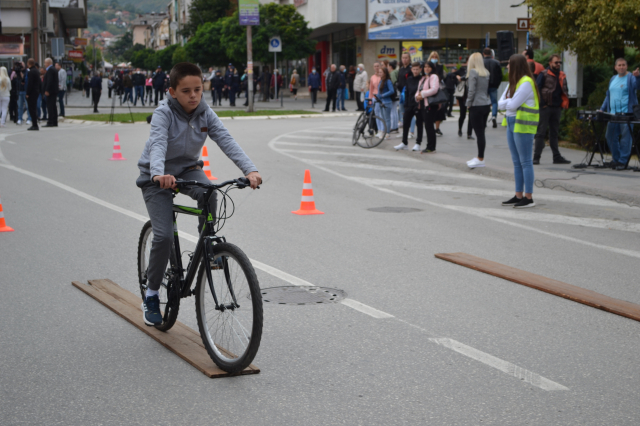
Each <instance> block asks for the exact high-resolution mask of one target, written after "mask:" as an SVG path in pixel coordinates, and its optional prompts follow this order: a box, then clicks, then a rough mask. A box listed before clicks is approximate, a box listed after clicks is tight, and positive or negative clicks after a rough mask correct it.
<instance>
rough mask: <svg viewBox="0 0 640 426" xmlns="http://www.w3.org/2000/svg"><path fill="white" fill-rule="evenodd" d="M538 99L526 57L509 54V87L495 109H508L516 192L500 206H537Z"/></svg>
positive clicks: (510, 146) (508, 139) (507, 124)
mask: <svg viewBox="0 0 640 426" xmlns="http://www.w3.org/2000/svg"><path fill="white" fill-rule="evenodd" d="M539 99H540V95H539V94H538V88H537V86H536V84H535V81H534V79H533V74H531V70H530V69H529V65H528V64H527V59H526V58H525V57H524V56H523V55H513V56H511V58H510V59H509V86H508V87H507V90H505V91H504V93H503V94H502V97H501V98H500V101H499V102H498V108H499V109H501V110H506V111H507V113H506V116H507V117H506V119H505V121H506V126H507V141H508V143H509V150H510V151H511V159H512V160H513V171H514V174H515V181H516V195H515V196H514V197H513V198H511V199H510V200H508V201H505V202H503V203H502V205H503V206H513V207H514V208H517V209H521V208H528V207H533V206H535V205H536V204H535V203H534V201H533V181H534V179H535V176H534V173H533V138H534V136H535V134H536V131H537V128H538V121H539V110H540V102H539ZM502 125H503V126H504V125H505V123H504V122H503V124H502Z"/></svg>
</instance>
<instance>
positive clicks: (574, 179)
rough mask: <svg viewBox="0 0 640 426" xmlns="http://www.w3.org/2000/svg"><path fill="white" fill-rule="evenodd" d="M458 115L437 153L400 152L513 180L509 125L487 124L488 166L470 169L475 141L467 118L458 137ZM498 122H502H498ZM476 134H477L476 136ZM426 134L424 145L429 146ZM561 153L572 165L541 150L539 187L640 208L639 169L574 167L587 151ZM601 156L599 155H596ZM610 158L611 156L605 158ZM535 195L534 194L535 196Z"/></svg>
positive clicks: (448, 126) (444, 126)
mask: <svg viewBox="0 0 640 426" xmlns="http://www.w3.org/2000/svg"><path fill="white" fill-rule="evenodd" d="M458 117H459V116H458V114H457V113H456V112H455V110H454V118H449V119H448V120H447V121H445V122H443V123H442V125H441V126H440V129H441V130H442V132H443V133H444V136H439V137H438V142H437V152H436V153H435V154H421V155H418V154H417V153H415V152H411V151H409V152H407V151H400V152H397V153H396V154H397V155H411V156H414V157H416V156H418V157H419V158H421V159H424V160H425V161H433V162H434V163H438V164H442V165H445V166H448V167H453V168H456V169H458V170H462V171H466V172H468V173H476V174H479V175H483V176H490V177H496V178H500V179H507V180H512V181H513V180H514V177H513V162H512V161H511V153H510V151H509V146H508V144H507V136H506V128H503V127H501V126H500V125H498V128H497V129H494V128H492V127H491V124H489V126H488V127H487V130H486V138H487V146H486V149H485V163H486V166H485V167H482V168H476V169H469V167H467V164H466V162H467V161H469V160H470V159H472V158H473V157H475V156H476V155H477V145H476V141H475V140H468V139H467V135H466V129H467V127H466V125H467V123H466V121H465V123H464V126H463V136H462V137H458ZM498 124H500V123H499V122H498ZM393 136H394V137H392V139H390V140H389V141H388V142H387V143H386V144H385V148H386V149H387V150H393V146H394V145H397V144H398V143H400V141H401V138H400V137H397V135H393ZM474 137H475V135H474ZM414 143H415V139H409V149H411V147H413V144H414ZM425 144H426V135H425V136H424V138H423V143H422V146H423V147H424V146H426V145H425ZM560 151H561V153H562V155H563V156H564V157H565V158H566V159H567V160H570V161H571V164H567V165H564V164H557V165H556V164H553V159H552V154H551V149H550V148H549V147H548V146H547V147H546V148H545V149H544V151H543V152H542V158H541V159H540V165H537V166H534V171H535V179H536V180H535V184H536V187H534V193H535V190H536V188H539V187H545V188H550V189H559V190H565V191H569V192H575V193H584V194H589V195H595V196H600V197H603V198H607V199H610V200H613V201H617V202H620V203H626V204H631V205H635V206H638V207H640V172H634V171H633V170H624V171H615V170H611V169H594V168H592V167H589V168H587V169H574V168H573V167H572V166H573V165H574V164H580V163H582V162H583V161H585V157H586V155H587V152H585V151H578V150H573V149H567V148H560ZM596 158H598V159H599V155H596V157H595V158H594V164H596V162H595V159H596ZM587 160H588V158H587ZM605 160H606V161H610V159H605ZM636 166H638V161H637V160H635V159H632V160H631V162H630V163H629V167H636ZM534 198H535V195H534Z"/></svg>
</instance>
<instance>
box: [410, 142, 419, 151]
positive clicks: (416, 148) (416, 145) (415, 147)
mask: <svg viewBox="0 0 640 426" xmlns="http://www.w3.org/2000/svg"><path fill="white" fill-rule="evenodd" d="M411 151H420V144H415V145H414V146H413V148H411Z"/></svg>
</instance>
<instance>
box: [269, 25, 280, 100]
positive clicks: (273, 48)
mask: <svg viewBox="0 0 640 426" xmlns="http://www.w3.org/2000/svg"><path fill="white" fill-rule="evenodd" d="M269 52H273V87H274V89H275V98H276V100H277V99H278V76H277V75H276V67H277V57H276V55H277V54H278V53H277V52H282V40H281V39H280V36H273V37H271V38H270V39H269Z"/></svg>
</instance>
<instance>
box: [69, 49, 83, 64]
mask: <svg viewBox="0 0 640 426" xmlns="http://www.w3.org/2000/svg"><path fill="white" fill-rule="evenodd" d="M67 56H69V59H71V60H72V61H73V62H82V61H83V60H84V52H83V51H82V50H70V51H69V53H68V54H67Z"/></svg>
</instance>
